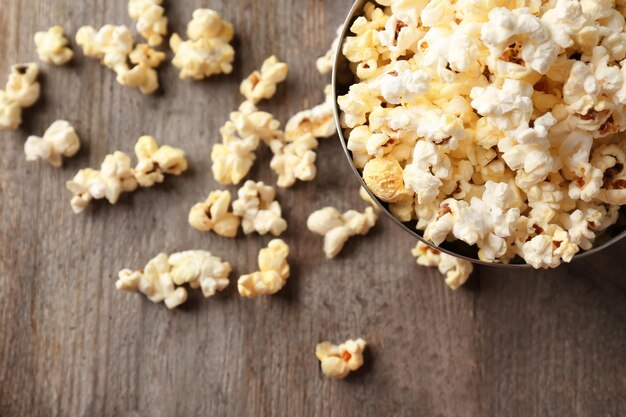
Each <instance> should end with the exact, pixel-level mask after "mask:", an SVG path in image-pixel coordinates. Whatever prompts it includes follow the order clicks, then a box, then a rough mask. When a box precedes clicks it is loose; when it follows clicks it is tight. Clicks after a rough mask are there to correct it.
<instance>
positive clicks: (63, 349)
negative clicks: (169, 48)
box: [0, 0, 626, 417]
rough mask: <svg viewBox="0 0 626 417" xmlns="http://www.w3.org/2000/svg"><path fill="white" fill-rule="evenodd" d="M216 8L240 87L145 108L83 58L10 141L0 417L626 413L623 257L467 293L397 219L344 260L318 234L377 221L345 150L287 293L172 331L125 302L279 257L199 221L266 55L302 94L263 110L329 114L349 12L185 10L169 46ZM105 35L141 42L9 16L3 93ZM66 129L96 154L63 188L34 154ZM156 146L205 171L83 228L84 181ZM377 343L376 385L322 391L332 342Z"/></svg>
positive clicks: (48, 13) (289, 200)
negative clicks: (192, 276) (47, 35)
mask: <svg viewBox="0 0 626 417" xmlns="http://www.w3.org/2000/svg"><path fill="white" fill-rule="evenodd" d="M200 6H208V7H213V8H215V9H217V10H218V11H220V12H221V13H222V14H223V15H224V16H225V17H226V18H228V19H229V20H231V21H233V23H234V24H235V27H236V29H237V45H238V48H237V52H238V55H237V62H236V70H235V73H234V74H233V75H231V76H225V77H224V76H223V77H215V78H213V79H211V80H208V81H206V82H200V83H193V82H186V81H179V80H178V79H177V71H176V70H175V69H174V68H172V67H171V66H169V65H168V66H166V67H165V68H164V69H163V70H162V71H161V82H162V84H163V93H161V94H158V95H156V96H154V97H142V96H141V95H140V94H139V93H137V92H135V91H131V90H128V89H125V88H122V87H121V86H119V85H118V84H116V82H115V80H114V75H113V74H112V73H111V72H110V71H108V70H106V69H105V68H103V67H101V66H100V65H99V64H98V63H97V62H95V61H93V60H91V59H86V58H83V57H82V54H81V53H78V59H77V60H76V63H75V64H74V65H73V66H71V67H68V68H45V67H44V72H45V75H44V98H43V100H42V101H41V103H40V104H38V105H37V106H36V107H35V108H33V109H31V110H28V111H27V112H26V119H25V120H26V121H25V124H24V126H23V127H22V129H20V131H18V132H15V133H2V134H0V137H1V139H0V140H1V141H0V381H1V382H0V416H2V417H12V416H24V415H32V416H39V415H42V416H44V415H45V416H49V417H54V416H68V415H71V416H95V415H97V416H116V417H120V416H122V417H124V416H144V415H151V416H157V417H158V416H168V417H170V416H191V415H211V416H225V415H229V416H243V415H254V416H268V417H269V416H282V415H297V416H381V415H393V416H415V415H423V416H496V417H503V416H516V417H519V416H532V417H542V416H546V417H548V416H566V415H567V416H585V417H588V416H602V417H605V416H611V417H617V416H620V415H626V400H625V395H624V394H625V389H626V388H625V386H624V384H625V378H626V355H625V353H626V345H625V340H626V326H624V323H625V319H626V307H625V306H626V304H625V303H624V301H625V299H626V281H624V279H625V277H624V272H623V266H622V265H621V262H619V261H618V256H620V255H622V254H623V253H624V249H626V245H625V244H624V243H622V244H620V245H618V246H616V247H614V248H612V249H610V250H607V251H606V252H604V253H602V254H600V255H598V256H596V257H594V258H590V259H588V260H585V261H583V262H578V263H576V264H575V265H571V266H567V267H564V268H562V269H559V270H557V271H549V272H511V271H506V270H504V271H503V270H497V269H490V268H479V270H478V271H477V273H476V275H475V277H474V278H473V279H472V281H471V282H470V283H469V285H468V286H467V287H466V288H463V289H461V290H460V291H458V292H452V291H449V290H448V289H446V288H445V286H444V285H443V283H442V281H441V278H440V277H439V276H438V275H437V273H436V272H434V271H432V270H427V269H425V268H421V267H417V266H416V265H415V264H414V261H413V259H412V258H411V257H410V255H409V251H410V248H411V246H412V245H413V242H412V240H411V238H410V237H409V236H407V235H405V234H404V233H403V232H402V231H401V230H399V229H397V228H396V227H395V226H393V224H391V222H389V221H387V220H385V219H382V220H381V221H380V222H379V225H377V226H376V228H375V230H374V231H373V232H372V234H371V235H370V236H368V237H366V238H355V239H354V240H353V241H351V242H350V243H349V244H348V246H347V247H346V249H345V251H344V252H343V253H342V254H341V256H340V257H339V258H338V259H336V260H335V261H332V262H329V261H327V260H325V259H324V256H323V254H322V251H321V239H319V238H318V237H317V236H313V235H311V234H310V233H308V232H306V230H305V222H306V217H307V215H308V214H309V213H310V212H311V211H313V210H315V209H317V208H320V207H322V206H324V205H327V204H328V205H335V206H337V207H339V208H341V209H348V208H363V207H365V206H364V204H363V202H361V201H360V199H359V198H358V196H357V189H358V188H357V185H356V181H355V180H354V178H353V177H352V174H351V172H350V170H349V168H348V166H347V164H346V163H345V161H344V160H343V156H342V153H341V149H340V146H339V144H338V142H337V141H336V139H329V140H327V141H325V142H323V143H322V145H321V148H320V152H319V156H318V160H319V162H318V167H319V169H320V173H319V176H318V179H317V180H316V181H315V182H313V183H306V184H299V185H297V186H296V187H295V188H293V189H290V190H281V191H279V200H280V201H281V203H282V205H283V207H284V209H285V215H286V217H287V219H288V221H289V230H288V231H287V233H286V234H285V235H284V238H285V240H286V241H287V242H288V243H289V244H290V245H291V247H292V256H291V258H290V261H291V263H292V268H293V275H292V278H291V279H290V280H289V283H288V285H287V287H286V288H285V289H284V290H283V291H282V292H281V293H279V294H278V295H276V296H274V297H271V298H265V299H258V300H244V299H241V298H240V297H239V296H238V295H237V292H236V289H235V288H234V287H235V286H234V285H233V286H231V288H230V289H228V290H227V291H226V292H225V293H224V294H223V295H220V296H217V297H214V298H212V299H210V300H203V299H202V298H201V297H199V296H198V295H197V294H194V295H193V296H192V298H191V300H190V302H188V304H186V305H185V306H184V307H182V308H180V309H179V310H177V311H173V312H170V311H167V310H166V309H165V308H164V307H162V306H157V305H153V304H152V303H150V302H149V301H147V300H146V299H144V298H143V297H141V296H139V295H132V294H126V293H118V292H116V291H115V290H114V286H113V284H114V282H115V279H116V273H117V271H118V270H119V269H121V268H124V267H140V266H142V265H143V264H144V263H145V262H146V261H147V260H148V259H149V258H150V257H152V256H153V255H155V254H156V253H158V252H160V251H168V252H171V251H176V250H182V249H190V248H199V249H209V250H211V251H213V252H214V253H217V254H219V255H221V256H223V257H225V258H226V259H228V260H229V261H230V262H231V263H232V264H233V265H234V267H235V271H234V274H233V276H234V277H236V276H238V274H241V273H247V272H249V271H252V270H255V269H256V256H257V253H258V250H259V249H260V248H261V247H262V246H264V245H265V244H266V243H267V241H268V240H269V238H260V237H240V238H238V239H236V240H227V239H222V238H219V237H218V236H214V235H206V234H201V233H198V232H196V231H194V230H193V229H191V228H190V227H188V225H187V223H186V217H187V211H188V209H189V207H190V206H191V205H192V204H194V203H195V202H197V201H199V200H200V199H202V198H203V197H204V196H206V194H207V193H208V192H209V191H210V190H213V189H217V188H218V185H217V184H216V183H215V182H214V181H213V179H212V176H211V174H210V159H209V153H210V149H211V144H212V143H214V142H215V141H217V140H218V139H219V135H218V128H219V127H220V126H221V125H222V124H223V122H224V121H225V120H226V118H227V117H228V114H229V112H230V111H232V110H234V109H235V108H236V107H237V105H238V104H239V103H240V102H241V100H242V99H241V97H240V96H239V93H238V84H239V81H240V80H241V79H242V78H243V77H244V76H246V75H247V74H248V73H249V72H250V71H252V70H253V69H254V68H256V67H258V66H259V65H260V63H261V62H262V61H263V59H264V58H265V57H267V56H269V55H270V54H273V53H274V54H277V55H278V56H279V57H280V58H282V59H284V60H286V61H287V62H289V63H290V76H289V80H288V82H287V84H286V85H285V86H282V87H280V89H279V93H278V94H277V96H276V98H275V99H274V100H272V101H271V102H270V103H268V104H264V105H262V108H264V109H266V110H269V111H272V112H273V113H275V114H276V115H277V117H279V118H280V119H281V120H282V121H283V122H284V121H286V119H287V118H288V116H289V115H291V114H293V113H294V112H296V111H298V110H301V109H304V108H307V107H309V106H311V105H314V104H316V103H318V102H320V101H321V100H322V97H323V95H322V89H323V86H324V83H325V82H326V81H327V77H323V76H320V75H319V74H318V73H317V71H316V69H315V67H314V60H315V58H316V57H317V56H319V55H321V54H322V53H324V52H325V50H326V48H327V47H328V45H329V44H330V42H331V41H332V38H333V36H334V30H335V28H336V27H337V25H338V24H339V23H340V22H341V20H342V19H343V15H345V13H346V12H347V10H348V8H349V6H350V0H341V1H339V0H323V1H321V0H299V1H297V2H294V1H291V0H264V1H262V2H260V1H254V0H237V1H230V2H218V1H207V2H197V1H189V0H179V1H177V2H169V3H168V16H169V17H170V21H171V28H172V29H174V30H176V31H178V32H184V28H185V25H186V22H187V21H188V20H189V18H190V16H191V13H192V11H193V10H194V8H196V7H200ZM104 23H116V24H126V25H131V21H130V19H129V18H128V16H127V14H126V4H125V2H124V1H115V2H111V1H105V0H97V1H92V2H81V1H77V0H58V1H55V2H47V1H44V0H3V2H2V5H1V6H0V28H1V29H0V56H1V57H3V59H2V64H1V65H0V80H4V79H5V77H6V74H7V70H8V67H9V65H10V64H12V63H16V62H21V61H29V60H34V59H35V58H36V55H35V52H34V45H33V42H32V35H33V33H34V32H35V31H37V30H42V29H45V28H47V27H49V26H51V25H53V24H62V25H63V26H64V27H65V29H66V30H67V31H68V32H69V33H71V34H74V33H75V32H76V30H77V29H78V27H80V26H81V25H84V24H92V25H95V26H99V25H102V24H104ZM74 46H75V45H74ZM75 49H76V48H75ZM58 118H66V119H68V120H70V121H71V122H72V123H73V124H74V125H75V126H76V127H77V130H78V132H79V134H80V136H81V138H82V140H83V145H84V148H83V150H81V152H80V154H79V155H78V156H77V157H76V158H74V159H71V160H69V161H68V163H67V164H66V166H65V167H64V168H62V169H60V170H55V169H52V168H50V167H48V166H46V165H43V164H32V163H27V162H26V161H25V160H24V156H23V150H22V148H23V143H24V141H25V139H26V137H27V136H28V135H29V134H33V133H35V134H41V133H42V132H43V130H45V128H46V127H47V126H48V125H49V124H50V123H51V122H52V121H54V120H56V119H58ZM146 133H150V134H154V135H155V136H156V137H157V138H158V139H160V140H161V141H162V142H164V143H170V144H174V145H177V146H180V147H182V148H183V149H185V150H186V151H187V152H188V155H189V159H190V164H191V170H190V172H189V173H188V174H186V175H184V176H183V177H181V178H168V179H167V180H166V183H165V184H163V185H162V186H158V187H155V188H153V189H149V190H143V191H140V192H137V193H134V194H132V195H128V196H125V197H123V198H122V200H121V202H120V203H119V204H118V205H116V206H114V207H111V206H109V205H108V204H106V203H104V204H94V205H93V207H90V209H89V210H87V212H86V213H84V214H82V215H80V216H75V215H73V214H72V212H71V210H70V207H69V194H68V193H67V192H66V191H65V189H64V183H65V181H66V180H68V179H69V178H71V177H72V176H73V174H74V173H75V172H76V171H77V170H78V169H80V168H82V167H86V166H92V167H96V166H98V165H99V164H100V163H101V161H102V159H103V158H104V156H105V155H106V154H107V153H109V152H112V151H114V150H118V149H119V150H123V151H127V152H132V147H133V144H134V141H135V139H136V138H137V137H138V136H139V135H141V134H146ZM268 163H269V153H268V152H267V151H262V152H261V154H260V157H259V160H258V162H257V164H256V166H255V168H254V169H253V172H252V176H253V177H254V178H257V179H261V180H264V181H267V182H270V183H273V181H274V178H273V176H272V174H271V172H270V171H269V170H268V169H267V166H268ZM233 189H234V188H233ZM358 336H364V337H366V338H367V340H368V341H369V342H370V344H371V349H370V350H369V352H368V357H367V365H366V366H365V367H364V369H362V370H361V371H359V372H358V373H357V374H355V375H353V376H352V377H350V378H348V379H347V380H345V381H331V380H327V379H325V378H324V377H323V376H322V375H321V374H320V372H319V369H318V366H319V365H318V362H317V360H316V359H315V356H314V354H313V352H314V347H315V344H316V343H317V342H319V341H322V340H326V339H330V340H333V341H342V340H344V339H346V338H349V337H358Z"/></svg>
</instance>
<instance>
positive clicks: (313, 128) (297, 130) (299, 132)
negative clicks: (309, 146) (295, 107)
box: [285, 85, 336, 142]
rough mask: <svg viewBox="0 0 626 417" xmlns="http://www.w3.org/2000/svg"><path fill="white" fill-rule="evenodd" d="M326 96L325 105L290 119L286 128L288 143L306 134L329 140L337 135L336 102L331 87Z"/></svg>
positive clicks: (325, 92) (326, 91)
mask: <svg viewBox="0 0 626 417" xmlns="http://www.w3.org/2000/svg"><path fill="white" fill-rule="evenodd" d="M324 94H325V95H326V100H325V101H324V103H322V104H320V105H318V106H315V107H313V108H312V109H310V110H305V111H301V112H300V113H297V114H296V115H295V116H293V117H292V118H291V119H289V121H288V122H287V125H286V126H285V138H286V139H287V141H288V142H289V141H295V140H296V139H298V138H301V137H302V136H304V135H306V134H311V135H313V137H315V138H316V139H321V138H328V137H331V136H332V135H334V134H335V132H336V130H335V116H334V101H333V94H332V87H331V86H330V85H327V86H326V88H325V89H324Z"/></svg>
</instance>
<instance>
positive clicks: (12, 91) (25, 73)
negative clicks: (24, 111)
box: [4, 63, 41, 108]
mask: <svg viewBox="0 0 626 417" xmlns="http://www.w3.org/2000/svg"><path fill="white" fill-rule="evenodd" d="M38 75H39V66H38V65H37V64H32V63H29V64H18V65H13V66H12V67H11V74H9V79H8V81H7V84H6V86H5V88H4V94H5V98H6V99H7V100H9V101H13V102H15V103H17V104H18V105H19V106H20V107H21V108H27V107H31V106H32V105H33V104H35V102H36V101H37V100H39V95H40V93H41V86H40V85H39V83H38V82H37V76H38Z"/></svg>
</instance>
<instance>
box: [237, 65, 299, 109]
mask: <svg viewBox="0 0 626 417" xmlns="http://www.w3.org/2000/svg"><path fill="white" fill-rule="evenodd" d="M287 72H288V67H287V64H285V63H284V62H279V61H278V58H276V57H275V56H274V55H272V56H271V57H269V58H267V59H266V60H265V61H264V62H263V66H262V67H261V71H260V72H259V71H254V72H253V73H252V74H250V75H249V76H248V78H246V79H245V80H243V82H242V83H241V88H240V91H241V94H242V95H243V96H244V97H245V98H246V99H247V100H248V101H250V102H252V103H253V104H256V103H258V102H259V101H261V100H263V99H266V100H269V99H270V98H272V97H273V96H274V94H276V86H277V85H278V84H280V83H282V82H283V81H285V80H286V79H287Z"/></svg>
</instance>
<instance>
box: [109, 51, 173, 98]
mask: <svg viewBox="0 0 626 417" xmlns="http://www.w3.org/2000/svg"><path fill="white" fill-rule="evenodd" d="M165 57H166V56H165V53H164V52H159V51H156V50H155V49H153V48H152V47H150V46H149V45H146V44H143V43H142V44H138V45H136V46H135V49H133V51H132V52H131V53H130V54H129V55H128V58H129V60H130V62H131V63H133V64H134V66H133V68H131V69H129V70H128V71H122V72H120V73H119V74H118V76H117V82H119V83H120V84H122V85H124V86H126V87H131V88H138V89H139V91H141V93H142V94H145V95H148V94H152V93H154V92H155V91H156V90H158V89H159V77H158V74H157V72H156V68H158V67H159V65H161V62H163V60H165Z"/></svg>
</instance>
